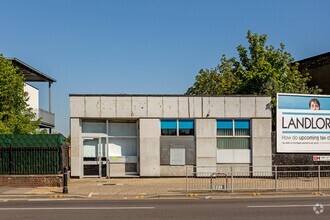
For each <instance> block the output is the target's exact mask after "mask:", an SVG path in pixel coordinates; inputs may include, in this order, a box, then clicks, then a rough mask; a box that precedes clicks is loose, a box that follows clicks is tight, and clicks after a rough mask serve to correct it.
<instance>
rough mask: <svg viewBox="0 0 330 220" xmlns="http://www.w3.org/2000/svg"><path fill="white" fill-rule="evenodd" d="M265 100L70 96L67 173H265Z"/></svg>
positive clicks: (269, 156)
mask: <svg viewBox="0 0 330 220" xmlns="http://www.w3.org/2000/svg"><path fill="white" fill-rule="evenodd" d="M270 101H271V99H270V97H265V96H183V95H91V94H87V95H84V94H71V95H70V126H71V176H73V177H80V178H82V177H91V176H94V177H106V176H107V177H114V176H128V175H138V176H142V177H157V176H185V175H186V168H187V167H188V166H189V167H191V166H196V171H197V172H215V171H216V169H217V168H219V167H220V168H221V167H222V166H226V165H244V166H246V167H248V166H249V165H252V166H254V168H253V169H255V170H257V171H270V169H271V168H270V167H271V165H272V152H271V123H272V120H271V111H270Z"/></svg>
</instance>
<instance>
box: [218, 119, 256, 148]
mask: <svg viewBox="0 0 330 220" xmlns="http://www.w3.org/2000/svg"><path fill="white" fill-rule="evenodd" d="M250 128H251V127H250V120H247V119H229V120H228V119H224V120H217V148H218V149H250V148H251V144H250V143H251V137H250V130H251V129H250Z"/></svg>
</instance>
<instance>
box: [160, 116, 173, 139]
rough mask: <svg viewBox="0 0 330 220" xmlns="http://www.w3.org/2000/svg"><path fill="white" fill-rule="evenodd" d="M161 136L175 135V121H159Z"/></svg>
mask: <svg viewBox="0 0 330 220" xmlns="http://www.w3.org/2000/svg"><path fill="white" fill-rule="evenodd" d="M160 127H161V135H166V136H167V135H170V136H172V135H176V131H177V129H176V120H161V122H160Z"/></svg>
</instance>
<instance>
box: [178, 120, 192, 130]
mask: <svg viewBox="0 0 330 220" xmlns="http://www.w3.org/2000/svg"><path fill="white" fill-rule="evenodd" d="M193 128H194V120H179V129H193Z"/></svg>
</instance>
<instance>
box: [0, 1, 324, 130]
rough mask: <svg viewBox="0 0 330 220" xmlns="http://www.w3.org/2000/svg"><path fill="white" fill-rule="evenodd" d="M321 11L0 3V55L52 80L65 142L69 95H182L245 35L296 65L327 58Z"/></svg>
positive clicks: (225, 5) (263, 5) (302, 5)
mask: <svg viewBox="0 0 330 220" xmlns="http://www.w3.org/2000/svg"><path fill="white" fill-rule="evenodd" d="M329 11H330V1H327V0H309V1H306V0H276V1H265V0H250V1H246V0H242V1H234V0H230V1H224V0H223V1H221V0H214V1H212V0H203V1H201V0H186V1H184V0H149V1H144V0H131V1H127V0H117V1H111V0H89V1H87V0H86V1H84V0H29V1H27V0H21V1H19V0H10V1H9V0H2V1H1V4H0V24H1V33H0V53H2V54H3V55H4V56H5V57H16V58H18V59H20V60H22V61H23V62H26V63H27V64H29V65H31V66H33V67H34V68H36V69H38V70H40V71H42V72H44V73H46V74H47V75H49V76H51V77H53V78H55V79H56V80H57V83H55V84H54V85H53V87H52V88H53V90H52V99H53V100H52V110H53V112H54V113H55V114H56V129H55V130H56V131H59V132H61V133H63V134H64V135H68V134H69V112H70V105H69V94H77V93H78V94H79V93H92V94H100V93H102V94H113V93H114V94H117V93H121V94H122V93H129V94H182V93H184V92H185V91H186V90H187V88H188V87H190V86H191V85H192V84H193V82H194V78H195V76H196V74H197V73H198V71H199V70H200V69H202V68H214V67H215V66H216V65H217V64H218V63H219V60H220V57H221V55H222V54H226V55H227V57H232V56H237V53H236V46H238V45H239V44H243V45H244V44H246V40H245V36H246V32H247V30H252V32H256V33H259V34H267V35H268V39H269V40H268V43H269V44H272V45H274V46H275V47H278V46H279V44H280V43H284V44H285V45H286V48H287V51H289V52H290V53H291V54H292V56H293V57H294V58H295V59H296V60H299V59H304V58H307V57H310V56H314V55H318V54H321V53H325V52H329V51H330V40H329V39H330V28H329V21H330V13H329ZM39 88H40V87H39ZM46 88H47V85H46V84H45V85H41V88H40V92H41V93H45V94H46V96H43V95H42V96H41V97H40V98H41V102H43V104H41V107H42V108H44V109H48V105H46V106H45V103H47V100H48V99H47V90H46Z"/></svg>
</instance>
